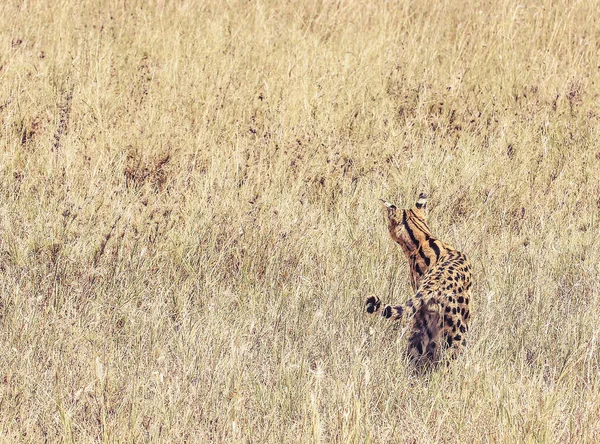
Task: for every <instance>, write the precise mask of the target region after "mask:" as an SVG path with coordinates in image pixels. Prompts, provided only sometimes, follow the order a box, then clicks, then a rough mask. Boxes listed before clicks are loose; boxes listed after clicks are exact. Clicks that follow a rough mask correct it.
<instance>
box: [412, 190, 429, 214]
mask: <svg viewBox="0 0 600 444" xmlns="http://www.w3.org/2000/svg"><path fill="white" fill-rule="evenodd" d="M415 207H416V208H417V210H421V212H422V213H423V217H425V216H427V194H425V193H421V194H419V199H418V200H417V203H416V204H415Z"/></svg>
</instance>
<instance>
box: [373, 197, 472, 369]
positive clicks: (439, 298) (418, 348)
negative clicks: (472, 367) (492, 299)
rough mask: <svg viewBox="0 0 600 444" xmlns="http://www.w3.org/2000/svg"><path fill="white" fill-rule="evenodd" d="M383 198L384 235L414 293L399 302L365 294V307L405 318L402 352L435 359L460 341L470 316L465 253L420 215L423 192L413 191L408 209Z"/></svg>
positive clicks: (460, 344) (452, 352) (453, 352)
mask: <svg viewBox="0 0 600 444" xmlns="http://www.w3.org/2000/svg"><path fill="white" fill-rule="evenodd" d="M383 203H384V204H385V206H386V207H387V213H388V214H387V215H388V229H389V232H390V235H391V237H392V239H393V240H394V241H395V242H397V243H398V244H400V246H401V247H402V250H403V251H404V254H405V255H406V257H407V259H408V263H409V265H410V283H411V286H412V288H413V291H414V292H415V295H414V296H413V297H411V298H410V299H409V300H408V301H406V302H405V303H404V304H402V305H382V303H381V301H380V300H379V298H378V297H376V296H370V297H369V298H367V301H366V308H367V312H368V313H379V314H381V316H383V317H385V318H388V319H392V320H404V321H406V322H407V323H408V326H409V329H410V334H409V338H408V354H409V356H410V357H411V358H412V359H414V360H417V361H428V362H433V363H435V362H439V360H440V359H441V357H442V356H443V354H442V351H443V350H444V349H449V350H448V351H449V354H450V355H451V356H452V357H454V356H456V355H457V354H458V353H459V352H460V351H461V350H462V348H463V347H464V346H465V345H466V342H465V335H466V333H467V331H468V329H469V321H470V316H471V313H470V311H469V302H470V299H471V264H470V262H469V259H468V258H467V256H465V254H464V253H461V252H460V251H457V250H456V249H454V248H453V247H451V246H450V245H448V244H447V243H445V242H442V241H441V240H439V239H437V238H436V237H435V236H433V234H431V230H430V229H429V226H428V225H427V222H426V221H425V217H426V211H427V196H426V195H425V194H421V195H419V199H418V200H417V202H416V204H415V207H414V208H411V209H406V210H402V209H401V210H398V209H397V208H396V206H394V205H392V204H391V203H389V202H386V201H383Z"/></svg>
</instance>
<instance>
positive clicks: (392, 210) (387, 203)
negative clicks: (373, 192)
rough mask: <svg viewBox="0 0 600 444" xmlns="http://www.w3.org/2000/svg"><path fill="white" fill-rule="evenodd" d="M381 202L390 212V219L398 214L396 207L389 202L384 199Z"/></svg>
mask: <svg viewBox="0 0 600 444" xmlns="http://www.w3.org/2000/svg"><path fill="white" fill-rule="evenodd" d="M379 200H380V201H382V202H383V204H384V205H385V207H386V208H387V210H388V217H394V216H395V214H396V209H397V208H396V205H394V204H391V203H389V202H388V201H387V200H383V199H379Z"/></svg>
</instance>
